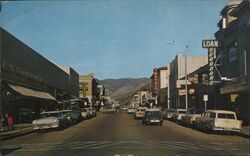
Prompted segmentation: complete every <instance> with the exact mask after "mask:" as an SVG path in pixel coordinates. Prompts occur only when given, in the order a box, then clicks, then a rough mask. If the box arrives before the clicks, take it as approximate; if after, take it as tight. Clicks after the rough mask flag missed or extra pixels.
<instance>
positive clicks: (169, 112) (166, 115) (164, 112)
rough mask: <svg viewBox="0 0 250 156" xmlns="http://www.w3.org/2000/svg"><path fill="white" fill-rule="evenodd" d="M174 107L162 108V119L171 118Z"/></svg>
mask: <svg viewBox="0 0 250 156" xmlns="http://www.w3.org/2000/svg"><path fill="white" fill-rule="evenodd" d="M174 112H175V109H164V110H162V116H163V119H171V118H172V115H173V113H174Z"/></svg>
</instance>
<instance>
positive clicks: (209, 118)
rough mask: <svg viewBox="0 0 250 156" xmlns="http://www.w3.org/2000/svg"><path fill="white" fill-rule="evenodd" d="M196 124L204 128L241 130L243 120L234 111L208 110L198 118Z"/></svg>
mask: <svg viewBox="0 0 250 156" xmlns="http://www.w3.org/2000/svg"><path fill="white" fill-rule="evenodd" d="M196 125H197V127H198V128H200V129H202V130H209V131H210V130H211V131H232V132H239V131H240V130H241V126H242V121H241V120H238V119H237V116H236V113H235V112H233V111H226V110H207V111H205V112H204V113H203V114H202V115H201V117H199V118H197V121H196Z"/></svg>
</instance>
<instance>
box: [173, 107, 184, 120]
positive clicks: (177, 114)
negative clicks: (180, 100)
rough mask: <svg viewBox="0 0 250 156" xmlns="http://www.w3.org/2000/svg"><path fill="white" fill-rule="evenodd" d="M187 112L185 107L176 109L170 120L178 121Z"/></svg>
mask: <svg viewBox="0 0 250 156" xmlns="http://www.w3.org/2000/svg"><path fill="white" fill-rule="evenodd" d="M186 114H187V110H186V109H176V110H175V112H174V113H173V114H172V120H174V121H176V122H179V121H181V117H182V116H184V115H186Z"/></svg>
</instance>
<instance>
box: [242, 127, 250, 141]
mask: <svg viewBox="0 0 250 156" xmlns="http://www.w3.org/2000/svg"><path fill="white" fill-rule="evenodd" d="M249 131H250V126H244V127H242V129H241V131H240V135H241V136H243V137H245V138H248V139H249Z"/></svg>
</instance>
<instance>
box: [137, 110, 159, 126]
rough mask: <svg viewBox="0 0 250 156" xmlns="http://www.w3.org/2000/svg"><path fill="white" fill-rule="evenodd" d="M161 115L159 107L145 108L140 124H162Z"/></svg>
mask: <svg viewBox="0 0 250 156" xmlns="http://www.w3.org/2000/svg"><path fill="white" fill-rule="evenodd" d="M162 123H163V117H162V114H161V111H160V110H159V109H147V110H146V112H145V115H144V117H143V119H142V124H146V125H151V124H157V125H162Z"/></svg>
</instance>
